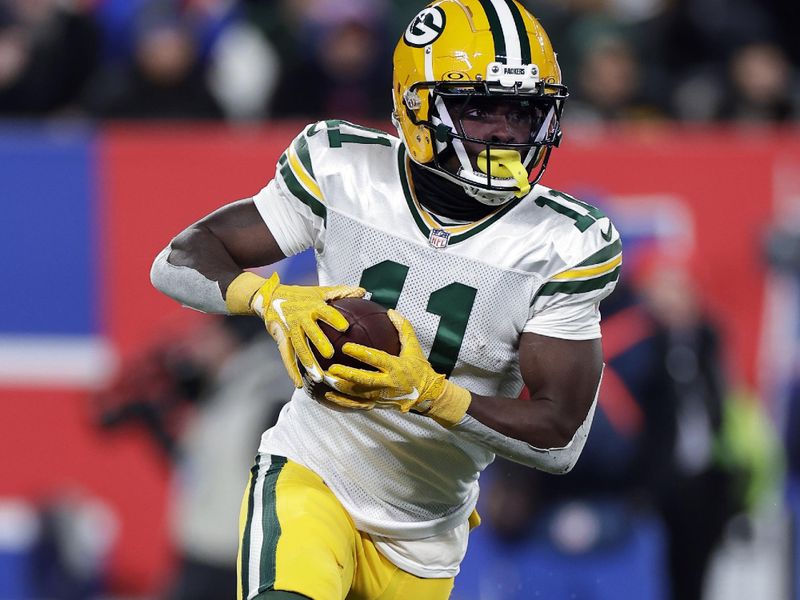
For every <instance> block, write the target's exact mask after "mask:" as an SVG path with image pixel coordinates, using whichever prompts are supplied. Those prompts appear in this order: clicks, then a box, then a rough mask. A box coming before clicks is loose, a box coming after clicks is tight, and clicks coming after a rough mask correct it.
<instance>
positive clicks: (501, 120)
mask: <svg viewBox="0 0 800 600" xmlns="http://www.w3.org/2000/svg"><path fill="white" fill-rule="evenodd" d="M521 138H522V135H521V133H520V131H519V130H518V128H515V127H513V126H512V125H511V123H510V121H509V119H508V117H507V116H505V115H498V116H496V117H495V118H494V119H492V128H491V131H490V137H489V139H490V140H491V141H492V142H493V143H495V144H521V143H523V142H524V140H523V139H521Z"/></svg>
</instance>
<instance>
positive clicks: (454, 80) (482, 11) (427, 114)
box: [392, 0, 568, 206]
mask: <svg viewBox="0 0 800 600" xmlns="http://www.w3.org/2000/svg"><path fill="white" fill-rule="evenodd" d="M392 92H393V100H394V112H393V114H392V120H393V122H394V124H395V126H396V127H397V130H398V132H399V134H400V137H401V139H402V140H403V142H404V144H405V146H406V148H407V149H408V152H409V155H410V156H411V158H412V159H413V160H414V161H416V162H417V163H419V164H421V165H423V166H425V167H427V168H429V169H432V170H433V171H435V172H437V173H439V174H440V175H442V176H444V177H446V178H448V179H450V180H452V181H456V182H457V183H459V184H461V185H462V186H463V187H464V189H465V190H466V191H467V193H468V194H470V195H471V196H473V197H474V198H476V199H477V200H479V201H480V202H483V203H484V204H488V205H491V206H496V205H500V204H504V203H505V202H508V201H509V200H511V199H512V198H514V197H515V196H516V197H522V196H524V195H525V194H526V193H527V192H528V191H529V190H530V186H531V184H534V183H536V182H537V181H538V180H539V179H540V178H541V176H542V174H543V172H544V169H545V167H546V166H547V161H548V159H549V157H550V152H551V150H552V149H553V147H555V146H558V144H559V142H560V140H561V128H560V119H561V112H562V109H563V104H564V100H565V99H566V98H567V96H568V91H567V88H566V86H564V85H562V84H561V70H560V69H559V66H558V62H557V61H556V55H555V53H554V52H553V48H552V46H551V45H550V40H549V39H548V37H547V34H546V33H545V31H544V29H542V26H541V25H540V24H539V22H538V21H537V20H536V18H535V17H534V16H533V15H532V14H531V13H530V12H528V11H527V10H526V9H525V8H524V7H523V6H522V5H521V4H520V3H519V2H517V1H516V0H438V1H436V2H432V3H431V4H429V5H428V6H427V7H426V8H425V9H423V10H422V11H421V12H420V13H419V14H418V15H417V16H416V18H415V19H414V20H413V21H412V22H411V24H410V25H409V26H408V28H407V29H406V30H405V32H404V34H403V36H402V38H401V39H400V41H399V43H398V44H397V47H396V49H395V53H394V80H393V90H392ZM534 170H536V172H535V173H534Z"/></svg>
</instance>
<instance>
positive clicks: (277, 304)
mask: <svg viewBox="0 0 800 600" xmlns="http://www.w3.org/2000/svg"><path fill="white" fill-rule="evenodd" d="M284 302H286V298H278V299H277V300H273V301H272V308H273V309H274V310H275V312H276V313H278V317H279V318H280V320H281V321H283V324H284V325H286V328H287V329H288V328H289V323H287V322H286V317H285V316H284V314H283V309H282V308H281V305H282V304H283V303H284Z"/></svg>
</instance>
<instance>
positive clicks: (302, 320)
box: [226, 273, 366, 388]
mask: <svg viewBox="0 0 800 600" xmlns="http://www.w3.org/2000/svg"><path fill="white" fill-rule="evenodd" d="M247 275H250V276H251V277H245V276H247ZM252 277H257V276H256V275H253V274H252V273H243V274H242V275H240V276H239V277H237V278H236V279H235V280H234V281H233V282H232V283H231V285H230V286H229V288H228V293H227V296H226V303H227V304H228V308H229V310H231V312H232V313H234V310H242V306H241V304H242V300H244V299H245V298H247V299H248V300H247V301H246V302H247V307H248V309H249V312H251V313H255V314H257V315H259V316H260V317H261V318H262V319H264V324H265V325H266V327H267V331H268V332H269V334H270V335H271V336H272V337H273V339H274V340H275V341H276V342H277V344H278V350H279V351H280V354H281V359H282V360H283V365H284V367H286V371H287V372H288V373H289V377H291V379H292V383H294V385H295V387H298V388H300V387H303V380H302V377H301V376H300V370H299V368H298V366H297V361H300V363H301V364H302V365H303V367H304V368H305V370H306V372H307V373H308V375H309V377H311V379H313V380H314V381H315V382H320V381H322V378H323V372H322V369H321V368H320V366H319V363H317V359H316V358H315V357H314V353H313V352H312V351H311V347H310V346H309V340H310V341H311V343H312V344H314V346H315V347H316V349H317V351H319V353H320V354H321V355H322V356H324V357H325V358H330V357H331V356H333V346H332V345H331V342H330V340H329V339H328V338H327V337H326V336H325V334H324V333H323V332H322V329H320V327H319V325H318V324H317V321H324V322H325V323H327V324H328V325H330V326H331V327H333V328H334V329H336V330H337V331H345V330H346V329H347V328H348V327H349V326H350V324H349V323H348V322H347V319H345V318H344V316H342V314H341V313H340V312H339V311H338V310H336V309H335V308H333V307H332V306H331V305H330V304H328V301H329V300H337V299H339V298H361V297H363V296H364V294H365V293H366V292H365V290H364V289H363V288H359V287H351V286H345V285H340V286H332V287H321V286H310V285H281V282H280V279H279V278H278V274H277V273H273V275H272V277H270V278H269V279H263V278H260V277H259V278H258V279H260V280H261V281H256V280H254V279H252ZM240 278H243V280H242V282H241V283H240V284H237V282H238V281H239V279H240ZM257 284H260V285H259V286H258V287H256V285H257ZM253 288H256V289H255V291H253ZM235 297H238V300H236V299H235ZM234 314H236V313H234ZM240 314H241V313H240Z"/></svg>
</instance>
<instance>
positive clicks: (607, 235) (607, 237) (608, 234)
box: [600, 221, 614, 242]
mask: <svg viewBox="0 0 800 600" xmlns="http://www.w3.org/2000/svg"><path fill="white" fill-rule="evenodd" d="M613 231H614V226H613V225H611V221H609V222H608V231H601V232H600V235H602V236H603V239H604V240H605V241H607V242H610V241H611V236H612V233H613Z"/></svg>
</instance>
